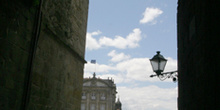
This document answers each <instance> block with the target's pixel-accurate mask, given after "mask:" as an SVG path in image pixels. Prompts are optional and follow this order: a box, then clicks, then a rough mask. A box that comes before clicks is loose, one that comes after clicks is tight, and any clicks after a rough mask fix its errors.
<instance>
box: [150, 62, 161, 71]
mask: <svg viewBox="0 0 220 110" xmlns="http://www.w3.org/2000/svg"><path fill="white" fill-rule="evenodd" d="M150 62H151V66H152V68H153V70H154V71H158V69H159V68H158V67H159V65H158V61H153V60H151V61H150Z"/></svg>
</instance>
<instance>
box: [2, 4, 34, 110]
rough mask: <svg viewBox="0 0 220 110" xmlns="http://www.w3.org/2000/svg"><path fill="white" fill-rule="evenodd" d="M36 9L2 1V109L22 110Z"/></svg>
mask: <svg viewBox="0 0 220 110" xmlns="http://www.w3.org/2000/svg"><path fill="white" fill-rule="evenodd" d="M35 13H36V8H35V7H34V6H33V5H32V3H31V2H30V3H29V2H26V1H25V0H1V1H0V109H1V110H19V109H21V107H22V106H21V105H22V102H23V93H24V92H25V91H24V88H25V86H24V83H25V77H26V74H27V70H28V57H29V51H30V44H31V38H32V36H33V27H34V19H35Z"/></svg>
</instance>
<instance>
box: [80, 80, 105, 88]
mask: <svg viewBox="0 0 220 110" xmlns="http://www.w3.org/2000/svg"><path fill="white" fill-rule="evenodd" d="M83 86H97V87H108V85H107V84H106V83H104V82H103V81H99V80H90V81H86V82H84V83H83Z"/></svg>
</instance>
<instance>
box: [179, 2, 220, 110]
mask: <svg viewBox="0 0 220 110" xmlns="http://www.w3.org/2000/svg"><path fill="white" fill-rule="evenodd" d="M219 5H220V4H219V1H218V0H214V1H209V0H202V1H201V0H179V1H178V15H177V17H178V21H177V25H178V77H179V79H178V80H179V82H178V85H179V93H178V94H179V97H178V109H179V110H215V109H216V108H219V103H218V100H219V99H218V98H217V96H218V95H217V93H218V92H217V90H218V89H217V86H218V82H217V76H218V74H219V68H220V63H219V61H220V57H219V56H220V49H219V47H220V44H219V40H218V39H219V38H218V37H219V35H220V34H219V32H220V31H219V30H218V29H219V25H220V24H219V9H218V7H219Z"/></svg>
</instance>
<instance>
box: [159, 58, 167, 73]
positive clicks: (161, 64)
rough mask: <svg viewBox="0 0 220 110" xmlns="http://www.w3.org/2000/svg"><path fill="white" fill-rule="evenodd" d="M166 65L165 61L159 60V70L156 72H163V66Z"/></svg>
mask: <svg viewBox="0 0 220 110" xmlns="http://www.w3.org/2000/svg"><path fill="white" fill-rule="evenodd" d="M166 63H167V61H166V60H161V61H160V63H159V65H160V66H159V69H158V70H160V71H161V72H163V70H164V68H165V66H166Z"/></svg>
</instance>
